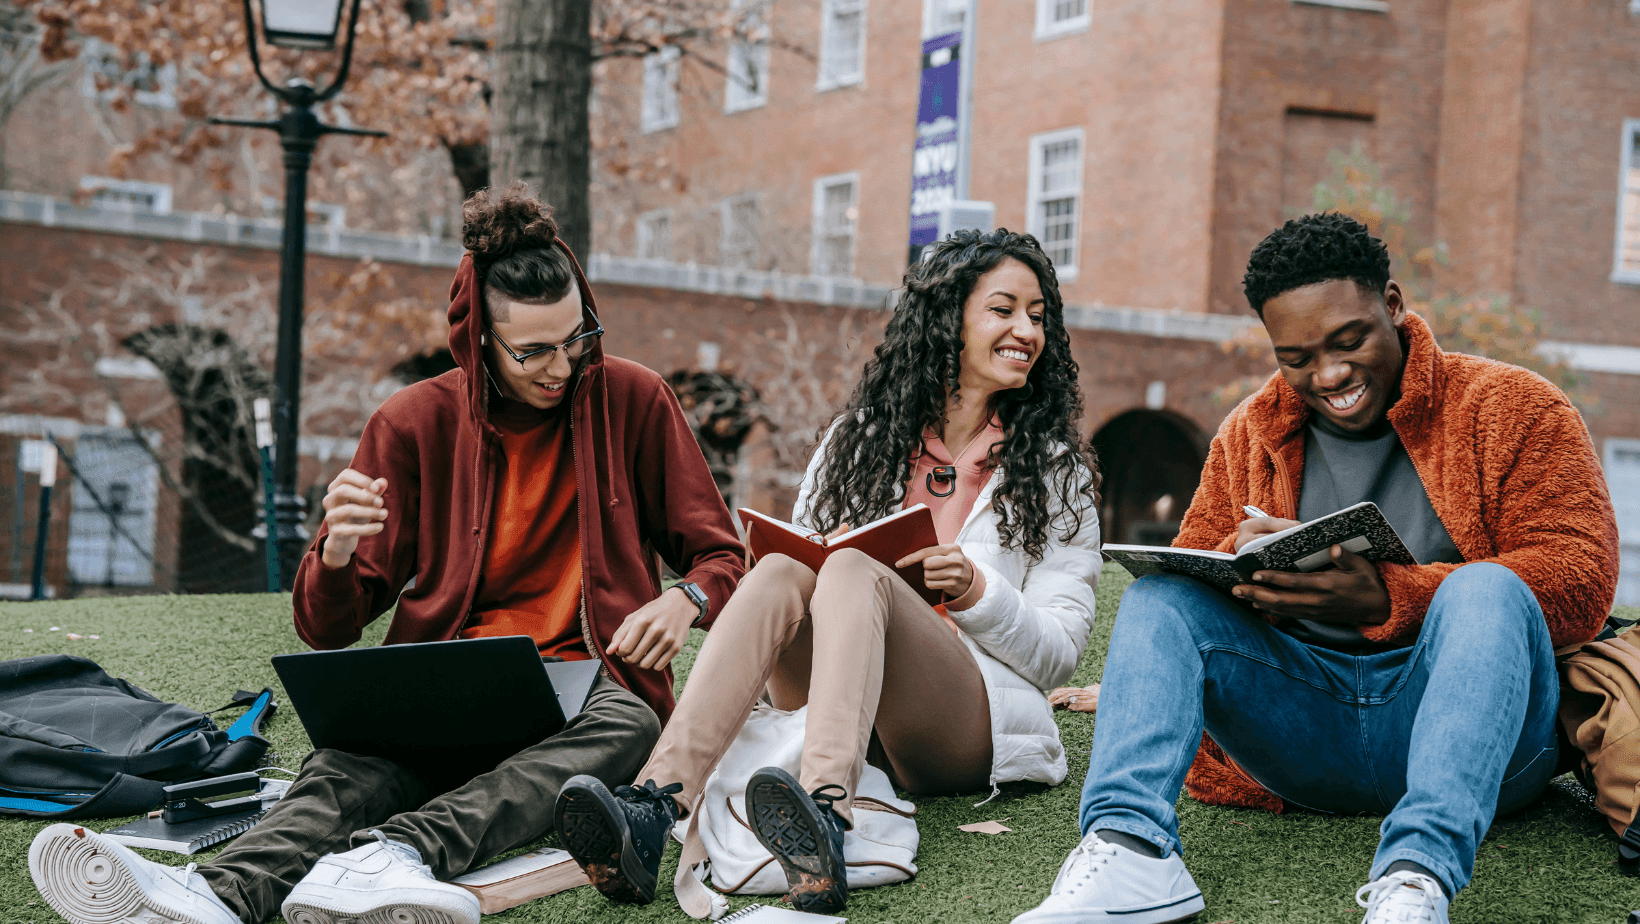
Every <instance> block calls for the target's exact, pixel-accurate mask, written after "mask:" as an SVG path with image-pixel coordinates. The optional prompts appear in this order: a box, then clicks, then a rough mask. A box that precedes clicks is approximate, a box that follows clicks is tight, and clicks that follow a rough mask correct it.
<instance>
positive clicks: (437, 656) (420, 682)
mask: <svg viewBox="0 0 1640 924" xmlns="http://www.w3.org/2000/svg"><path fill="white" fill-rule="evenodd" d="M600 663H601V662H599V661H596V660H589V661H562V662H551V663H548V662H543V661H542V660H541V655H540V652H539V651H537V650H536V647H535V641H534V640H533V639H531V638H530V637H529V636H526V635H510V636H502V637H496V638H475V639H458V640H454V641H448V642H420V643H415V644H405V645H381V646H376V647H370V648H347V649H343V650H341V651H309V652H302V653H300V654H286V655H276V656H275V657H274V658H273V669H274V671H275V672H276V673H278V675H279V682H280V683H282V684H283V685H284V687H285V694H286V695H287V696H288V697H289V700H290V705H291V706H292V707H293V708H295V710H296V715H297V717H298V718H299V719H301V721H302V727H303V728H305V729H307V733H308V738H309V739H310V740H312V742H313V746H314V747H315V748H335V749H338V750H342V751H347V752H349V753H353V754H365V755H369V756H372V757H386V758H388V759H390V760H396V761H399V762H401V763H412V764H429V765H461V766H478V765H483V766H494V765H495V764H497V763H500V762H501V761H502V760H505V759H506V758H508V757H511V756H512V755H514V754H516V753H518V752H519V751H521V750H523V749H525V748H527V747H530V746H532V745H535V744H538V743H540V742H541V741H543V740H545V739H547V738H549V737H551V736H552V735H555V734H557V733H558V732H560V731H562V730H563V728H564V725H565V723H566V722H568V720H569V719H570V718H573V717H574V716H575V715H576V714H578V713H579V712H580V711H581V708H582V707H583V706H584V705H585V703H586V699H587V695H588V693H589V692H590V691H591V689H592V684H593V682H594V681H595V680H597V677H598V668H599V666H600Z"/></svg>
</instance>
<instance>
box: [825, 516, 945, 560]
mask: <svg viewBox="0 0 1640 924" xmlns="http://www.w3.org/2000/svg"><path fill="white" fill-rule="evenodd" d="M927 509H928V505H927V504H913V505H911V506H910V507H907V508H905V509H904V510H899V511H896V512H894V513H891V514H889V515H888V516H886V517H883V518H882V519H880V520H872V521H871V522H870V523H867V524H866V525H864V526H861V527H858V528H856V529H851V530H849V531H848V532H846V533H844V534H842V535H841V536H838V537H837V538H836V539H833V540H831V541H830V542H829V543H828V544H829V545H833V546H845V545H847V544H848V543H849V542H851V541H852V540H855V539H858V538H859V537H860V536H862V535H864V534H866V533H869V532H871V531H872V530H877V529H884V528H886V527H888V526H889V525H890V524H891V523H894V522H895V521H897V520H903V519H905V518H907V517H915V516H917V511H919V510H927ZM934 544H937V543H930V545H934ZM924 548H927V546H924ZM912 551H913V552H915V551H917V550H916V549H912Z"/></svg>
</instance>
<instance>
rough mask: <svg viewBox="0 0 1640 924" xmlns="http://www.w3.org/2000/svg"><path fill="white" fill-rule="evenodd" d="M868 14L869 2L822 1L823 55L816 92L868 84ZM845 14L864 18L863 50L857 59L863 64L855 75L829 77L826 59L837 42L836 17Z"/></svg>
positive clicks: (862, 26) (816, 81)
mask: <svg viewBox="0 0 1640 924" xmlns="http://www.w3.org/2000/svg"><path fill="white" fill-rule="evenodd" d="M868 12H869V11H868V9H867V3H866V0H820V54H819V55H818V58H819V61H818V64H819V66H818V68H817V73H816V75H815V84H814V88H815V90H817V91H825V90H835V89H838V88H839V87H857V86H860V85H862V84H864V83H865V82H866V32H867V23H868ZM845 13H855V14H858V15H859V17H860V37H859V46H858V48H857V49H856V51H857V54H856V55H855V60H856V61H858V62H859V64H858V66H857V67H856V68H855V69H854V72H853V73H851V74H844V75H841V76H837V75H832V74H828V73H827V71H826V55H827V49H828V48H829V47H830V46H831V43H832V40H833V33H832V29H833V28H834V23H835V20H836V17H837V16H838V15H839V14H845Z"/></svg>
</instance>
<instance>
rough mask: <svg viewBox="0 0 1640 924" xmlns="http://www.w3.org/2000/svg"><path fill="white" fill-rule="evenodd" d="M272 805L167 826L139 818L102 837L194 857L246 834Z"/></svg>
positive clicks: (267, 804)
mask: <svg viewBox="0 0 1640 924" xmlns="http://www.w3.org/2000/svg"><path fill="white" fill-rule="evenodd" d="M271 805H272V804H271V803H264V807H263V808H253V809H246V810H245V811H243V812H235V813H234V814H232V815H217V816H215V817H213V818H199V819H195V820H193V821H179V822H176V823H168V822H166V820H165V819H163V818H158V817H156V818H139V819H137V820H136V821H133V822H131V823H130V824H128V825H120V826H119V827H118V828H114V829H113V830H110V831H104V832H103V836H104V837H107V838H108V839H109V840H112V841H114V842H115V843H117V844H124V845H125V846H127V847H146V848H147V849H149V850H169V851H170V852H172V853H180V854H193V853H198V852H199V851H201V850H204V849H205V848H207V847H214V846H215V845H217V844H220V843H222V842H223V841H225V840H228V839H230V838H234V837H238V836H239V835H241V834H244V833H245V832H246V831H249V830H250V829H251V826H252V825H254V824H256V823H257V822H258V821H261V820H262V816H263V815H264V814H266V813H267V808H268V807H271Z"/></svg>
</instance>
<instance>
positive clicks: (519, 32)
mask: <svg viewBox="0 0 1640 924" xmlns="http://www.w3.org/2000/svg"><path fill="white" fill-rule="evenodd" d="M496 19H497V21H496V34H497V42H496V49H495V102H494V108H493V109H492V110H491V113H492V115H491V117H490V118H491V122H490V125H491V130H490V139H491V140H490V144H491V145H492V147H493V151H494V156H493V157H491V158H490V177H491V182H492V184H493V185H494V186H496V187H501V186H504V185H506V184H508V183H511V182H512V181H513V180H523V181H524V182H526V183H528V184H530V186H531V187H532V188H533V189H534V190H535V192H536V195H538V196H540V197H541V199H542V200H543V201H545V202H546V203H547V204H549V205H551V206H552V207H553V210H554V216H555V217H556V218H557V219H558V228H559V235H560V236H561V237H562V238H563V239H564V243H566V244H568V245H569V247H570V249H571V250H573V251H574V252H575V254H576V256H577V258H579V259H581V260H583V261H584V260H585V259H586V258H587V256H588V250H589V249H590V248H591V246H592V207H591V204H590V203H589V201H588V188H589V187H590V186H591V184H592V126H591V122H590V120H589V118H588V114H587V105H588V103H589V101H590V99H591V96H592V34H591V33H592V4H591V2H589V0H502V2H501V3H500V4H499V9H498V11H497V16H496Z"/></svg>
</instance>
